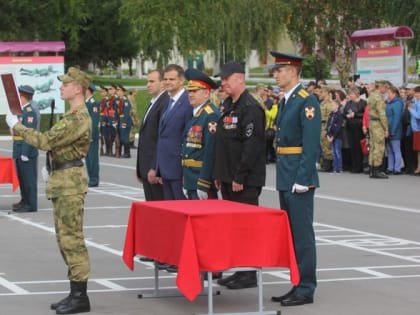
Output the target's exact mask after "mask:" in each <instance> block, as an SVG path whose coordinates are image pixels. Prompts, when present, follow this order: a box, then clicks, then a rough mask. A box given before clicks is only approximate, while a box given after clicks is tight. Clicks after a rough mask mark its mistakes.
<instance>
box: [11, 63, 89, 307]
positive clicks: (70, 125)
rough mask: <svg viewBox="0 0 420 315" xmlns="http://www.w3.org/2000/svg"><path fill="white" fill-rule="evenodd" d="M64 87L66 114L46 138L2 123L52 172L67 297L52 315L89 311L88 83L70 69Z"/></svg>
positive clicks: (49, 192)
mask: <svg viewBox="0 0 420 315" xmlns="http://www.w3.org/2000/svg"><path fill="white" fill-rule="evenodd" d="M58 79H59V80H60V81H61V82H62V86H61V88H60V93H61V98H62V99H63V100H66V101H68V103H69V104H70V109H69V110H68V111H67V112H66V113H65V114H64V115H63V117H62V119H61V120H60V121H59V122H58V123H57V124H55V125H54V126H53V127H52V128H51V129H50V130H49V131H47V132H43V133H41V132H39V131H36V130H34V129H31V128H27V127H25V126H23V125H22V124H21V123H19V122H18V119H17V117H16V116H14V115H12V114H11V113H8V114H7V116H6V121H7V124H8V125H9V127H11V128H13V132H14V133H15V134H17V135H20V136H22V137H23V139H24V140H25V141H26V142H27V143H29V144H31V145H33V146H35V147H37V148H39V149H41V150H44V151H49V152H50V157H51V163H50V165H51V168H50V173H49V178H48V182H47V188H46V196H47V198H48V199H51V200H52V203H53V214H54V224H55V231H56V238H57V242H58V246H59V248H60V252H61V254H62V256H63V259H64V262H65V263H66V265H67V267H68V277H69V280H70V289H71V291H70V294H69V296H67V297H66V298H64V299H63V300H61V301H59V302H57V303H53V304H51V309H55V310H56V314H75V313H79V312H80V313H81V312H89V311H90V302H89V298H88V296H87V293H86V289H87V281H88V277H89V272H90V263H89V255H88V252H87V249H86V245H85V241H84V236H83V212H84V209H83V208H84V201H85V196H86V192H87V190H88V180H87V174H86V169H85V167H83V161H82V158H84V157H85V156H86V154H87V152H88V150H89V144H90V139H91V133H92V121H91V118H90V116H89V112H88V110H87V108H86V106H85V92H86V89H87V88H88V86H89V84H90V81H91V78H90V76H88V75H87V74H86V73H84V72H83V71H81V70H79V69H77V68H74V67H70V68H69V69H68V72H67V74H65V75H61V76H58Z"/></svg>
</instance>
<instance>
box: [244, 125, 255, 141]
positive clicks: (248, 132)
mask: <svg viewBox="0 0 420 315" xmlns="http://www.w3.org/2000/svg"><path fill="white" fill-rule="evenodd" d="M253 133H254V123H249V124H248V125H246V127H245V136H246V137H247V138H250V137H251V136H252V134H253Z"/></svg>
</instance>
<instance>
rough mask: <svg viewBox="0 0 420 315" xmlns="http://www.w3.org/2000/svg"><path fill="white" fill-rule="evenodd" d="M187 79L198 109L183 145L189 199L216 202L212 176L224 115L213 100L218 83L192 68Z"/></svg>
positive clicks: (187, 72) (189, 96)
mask: <svg viewBox="0 0 420 315" xmlns="http://www.w3.org/2000/svg"><path fill="white" fill-rule="evenodd" d="M185 78H186V79H187V80H189V82H188V85H187V88H186V90H187V91H188V98H189V100H190V104H191V105H192V107H193V108H194V110H193V117H192V118H191V120H190V121H189V122H188V123H187V125H186V127H185V134H184V140H183V142H182V152H181V155H182V173H183V187H184V190H186V192H187V197H188V199H214V198H217V191H216V189H215V187H214V184H213V177H212V171H213V158H214V157H213V151H214V135H215V133H216V127H217V121H218V120H219V116H220V113H219V110H218V109H217V107H216V106H215V105H214V104H212V103H211V102H210V100H209V98H210V91H211V89H216V88H217V84H216V83H215V82H214V81H213V80H212V79H210V78H209V77H208V76H207V75H206V74H204V73H202V72H201V71H199V70H196V69H192V68H191V69H187V70H186V71H185Z"/></svg>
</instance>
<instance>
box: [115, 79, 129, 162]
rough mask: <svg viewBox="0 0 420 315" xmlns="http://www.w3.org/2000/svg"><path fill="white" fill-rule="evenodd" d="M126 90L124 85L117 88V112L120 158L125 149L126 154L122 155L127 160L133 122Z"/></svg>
mask: <svg viewBox="0 0 420 315" xmlns="http://www.w3.org/2000/svg"><path fill="white" fill-rule="evenodd" d="M125 92H126V89H125V88H124V86H123V85H122V84H118V86H117V96H118V99H117V110H118V117H119V124H118V132H119V140H120V147H119V151H120V152H119V154H118V155H119V156H121V149H122V148H124V154H123V155H122V156H123V157H125V158H130V157H131V154H130V130H131V127H132V125H133V121H132V120H131V104H130V101H129V100H128V98H127V96H126V95H124V93H125Z"/></svg>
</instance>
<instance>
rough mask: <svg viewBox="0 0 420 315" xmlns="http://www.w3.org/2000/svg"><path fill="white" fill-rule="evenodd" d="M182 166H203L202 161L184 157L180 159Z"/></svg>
mask: <svg viewBox="0 0 420 315" xmlns="http://www.w3.org/2000/svg"><path fill="white" fill-rule="evenodd" d="M181 163H182V166H186V167H202V166H203V161H197V160H194V159H185V160H182V161H181Z"/></svg>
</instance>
